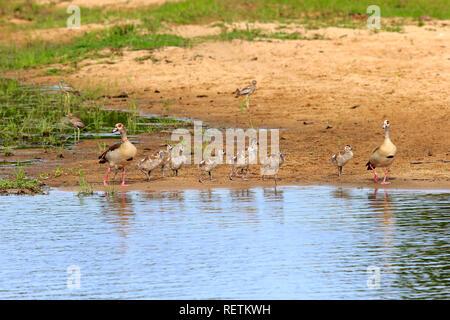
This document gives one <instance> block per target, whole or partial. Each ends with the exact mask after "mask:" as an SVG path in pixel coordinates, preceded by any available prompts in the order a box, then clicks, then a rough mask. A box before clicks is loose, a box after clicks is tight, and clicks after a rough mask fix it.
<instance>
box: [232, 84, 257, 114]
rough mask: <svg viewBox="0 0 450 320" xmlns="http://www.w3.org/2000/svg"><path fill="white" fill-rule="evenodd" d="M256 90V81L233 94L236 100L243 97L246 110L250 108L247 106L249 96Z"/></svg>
mask: <svg viewBox="0 0 450 320" xmlns="http://www.w3.org/2000/svg"><path fill="white" fill-rule="evenodd" d="M255 90H256V80H253V81H252V84H251V85H249V86H247V87H245V88H244V89H242V90H239V88H238V89H236V91H235V92H234V93H235V94H236V98H238V97H240V96H245V97H246V98H247V99H246V106H247V108H248V107H249V106H250V105H249V100H250V96H251V95H252V94H253V92H255Z"/></svg>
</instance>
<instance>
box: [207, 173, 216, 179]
mask: <svg viewBox="0 0 450 320" xmlns="http://www.w3.org/2000/svg"><path fill="white" fill-rule="evenodd" d="M208 173H209V180H211V181H217V179H213V177H212V173H211V171H209V172H208Z"/></svg>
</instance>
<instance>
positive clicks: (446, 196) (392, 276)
mask: <svg viewBox="0 0 450 320" xmlns="http://www.w3.org/2000/svg"><path fill="white" fill-rule="evenodd" d="M0 212H1V216H2V223H1V224H0V234H1V238H0V298H1V299H17V298H19V299H23V298H31V299H44V298H45V299H80V298H83V299H87V298H88V299H423V298H426V299H432V298H441V299H443V298H444V299H445V298H447V299H448V298H450V268H449V264H450V263H449V262H450V244H449V240H450V228H449V221H450V193H448V191H447V192H445V191H391V190H389V191H388V192H385V191H384V190H383V189H379V190H378V191H377V192H376V191H375V190H373V189H350V188H349V189H346V188H344V189H341V188H334V187H281V188H278V189H277V190H276V192H275V190H274V189H273V188H271V189H263V188H256V189H250V190H243V191H242V190H228V189H212V190H200V191H199V190H195V191H193V190H186V191H180V192H164V193H142V192H124V193H122V192H119V193H116V194H115V195H113V196H105V195H104V194H103V193H99V194H96V195H94V196H90V197H84V198H79V197H77V195H76V194H74V193H70V192H63V191H51V192H50V195H42V196H41V195H38V196H20V197H17V196H4V197H1V198H0ZM69 267H70V268H72V269H70V270H72V272H70V273H68V272H67V271H68V268H69ZM73 268H75V269H73ZM368 268H369V272H368ZM370 268H371V269H370ZM70 270H69V271H70ZM73 270H75V271H73ZM78 270H79V273H77V271H78ZM370 270H375V271H370ZM74 279H75V280H74ZM68 280H69V281H68ZM78 280H79V281H78ZM78 284H79V288H78Z"/></svg>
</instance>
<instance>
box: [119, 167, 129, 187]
mask: <svg viewBox="0 0 450 320" xmlns="http://www.w3.org/2000/svg"><path fill="white" fill-rule="evenodd" d="M121 186H122V187H128V186H129V184H125V168H123V172H122V184H121Z"/></svg>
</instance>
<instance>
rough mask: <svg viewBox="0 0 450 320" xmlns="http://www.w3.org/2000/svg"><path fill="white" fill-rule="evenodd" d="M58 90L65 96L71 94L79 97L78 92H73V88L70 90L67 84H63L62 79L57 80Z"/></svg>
mask: <svg viewBox="0 0 450 320" xmlns="http://www.w3.org/2000/svg"><path fill="white" fill-rule="evenodd" d="M59 90H61V92H62V93H64V94H66V95H69V94H71V93H72V94H74V95H76V96H79V95H80V92H79V91H78V90H75V89H74V88H72V87H71V86H69V85H68V84H66V83H65V82H64V79H60V80H59Z"/></svg>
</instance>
